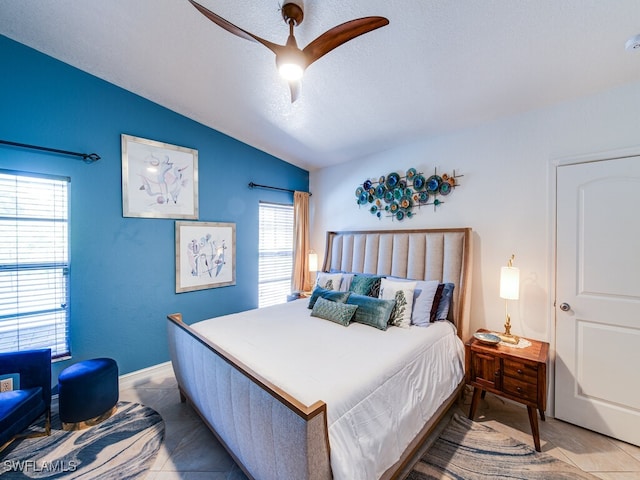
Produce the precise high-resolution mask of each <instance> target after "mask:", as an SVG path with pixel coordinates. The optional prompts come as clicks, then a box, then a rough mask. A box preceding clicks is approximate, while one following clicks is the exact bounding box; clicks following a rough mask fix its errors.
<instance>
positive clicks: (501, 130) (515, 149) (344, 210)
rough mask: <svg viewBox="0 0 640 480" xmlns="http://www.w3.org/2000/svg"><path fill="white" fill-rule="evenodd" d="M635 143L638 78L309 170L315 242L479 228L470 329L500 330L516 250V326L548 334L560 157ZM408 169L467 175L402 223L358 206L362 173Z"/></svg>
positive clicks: (639, 114) (639, 123) (639, 134)
mask: <svg viewBox="0 0 640 480" xmlns="http://www.w3.org/2000/svg"><path fill="white" fill-rule="evenodd" d="M637 145H640V83H635V84H631V85H625V86H621V87H618V88H616V89H614V90H610V91H607V92H604V93H601V94H598V95H595V96H592V97H588V98H583V99H579V100H576V101H572V102H569V103H565V104H562V105H559V106H555V107H549V108H545V109H541V110H538V111H535V112H530V113H526V114H523V115H519V116H516V117H512V118H508V119H505V120H501V121H498V122H494V123H491V124H486V125H482V126H480V127H477V128H473V129H468V130H465V131H462V132H458V133H455V134H451V135H447V136H442V137H439V138H433V139H425V140H422V141H418V142H415V143H412V144H407V145H405V146H404V147H402V148H397V149H394V150H391V151H385V152H380V153H378V154H376V155H373V156H370V157H367V158H363V159H360V160H357V161H353V162H350V163H348V164H343V165H338V166H334V167H329V168H326V169H322V170H319V171H315V172H311V176H310V189H311V191H312V192H313V196H312V197H311V219H312V225H311V234H312V236H311V247H312V248H313V249H315V250H316V251H318V252H324V245H325V232H326V231H327V230H345V229H402V228H436V227H458V226H469V227H472V228H473V230H474V236H473V242H474V246H473V272H472V275H473V284H472V299H471V325H470V330H471V331H475V330H476V329H477V328H480V327H486V328H489V329H495V330H502V325H503V323H504V300H501V299H500V298H499V295H498V281H499V271H500V267H501V266H502V265H505V264H506V262H507V260H508V258H509V257H510V255H511V254H512V253H514V254H515V255H516V260H515V265H516V266H518V267H519V268H520V269H521V270H520V275H521V291H520V293H521V298H520V300H519V301H517V302H510V304H509V311H510V313H511V322H512V325H513V328H512V332H513V333H515V334H519V335H523V336H528V337H532V338H537V339H540V340H547V341H549V340H550V339H552V338H553V322H554V319H553V315H554V313H553V312H554V310H553V300H554V292H553V288H554V283H553V275H554V272H553V263H554V248H553V232H554V223H553V222H554V214H553V210H554V198H555V197H554V192H553V190H554V189H555V177H554V175H555V163H556V162H557V161H558V160H559V159H560V158H562V157H567V156H574V155H581V154H588V153H593V152H601V151H609V150H616V149H620V148H626V147H632V146H637ZM410 167H416V168H417V169H418V170H420V171H422V172H424V173H425V174H426V175H430V174H431V173H432V172H433V169H434V168H437V169H438V172H439V173H451V171H452V170H453V169H455V170H456V172H457V173H459V174H463V175H464V177H462V178H460V179H459V184H460V187H458V188H456V189H455V190H454V192H452V193H451V195H449V196H448V197H441V198H442V199H443V200H445V202H446V203H444V204H443V205H441V206H440V207H438V209H437V211H435V212H434V210H433V207H427V208H422V209H420V211H419V212H418V214H417V215H416V216H414V217H413V218H411V219H405V220H403V221H401V222H399V221H397V220H393V221H392V220H391V218H382V219H378V218H377V217H375V216H374V215H371V214H370V213H369V212H368V208H366V207H362V208H359V207H358V206H357V204H356V197H355V193H354V192H355V190H356V188H357V186H358V185H359V184H362V183H363V182H364V180H365V179H367V178H371V179H377V178H378V177H379V176H380V175H387V174H388V173H390V172H392V171H397V172H405V171H406V170H407V169H408V168H410ZM603 201H606V192H603ZM611 208H616V209H620V208H629V209H631V208H632V206H628V205H612V206H611ZM633 208H636V207H633ZM634 214H635V213H634ZM552 345H553V344H552Z"/></svg>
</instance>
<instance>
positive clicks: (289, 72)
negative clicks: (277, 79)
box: [278, 63, 304, 82]
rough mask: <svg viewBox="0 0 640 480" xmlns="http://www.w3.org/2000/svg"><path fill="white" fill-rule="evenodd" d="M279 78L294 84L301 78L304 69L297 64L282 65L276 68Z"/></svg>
mask: <svg viewBox="0 0 640 480" xmlns="http://www.w3.org/2000/svg"><path fill="white" fill-rule="evenodd" d="M278 72H280V76H281V77H282V78H284V79H285V80H287V81H289V82H295V81H296V80H300V79H301V78H302V74H303V73H304V69H303V68H302V67H301V66H300V65H298V64H297V63H282V64H280V66H279V67H278Z"/></svg>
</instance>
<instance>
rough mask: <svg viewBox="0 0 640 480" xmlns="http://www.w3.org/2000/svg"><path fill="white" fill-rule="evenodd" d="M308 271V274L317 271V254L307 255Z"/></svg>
mask: <svg viewBox="0 0 640 480" xmlns="http://www.w3.org/2000/svg"><path fill="white" fill-rule="evenodd" d="M309 271H310V272H317V271H318V254H317V253H316V252H310V253H309Z"/></svg>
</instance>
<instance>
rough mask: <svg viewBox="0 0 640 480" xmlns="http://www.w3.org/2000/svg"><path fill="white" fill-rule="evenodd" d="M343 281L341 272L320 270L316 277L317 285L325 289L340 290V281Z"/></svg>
mask: <svg viewBox="0 0 640 480" xmlns="http://www.w3.org/2000/svg"><path fill="white" fill-rule="evenodd" d="M341 282H342V274H341V273H324V272H318V276H317V277H316V285H317V286H318V287H320V288H324V289H325V290H336V291H337V290H340V283H341Z"/></svg>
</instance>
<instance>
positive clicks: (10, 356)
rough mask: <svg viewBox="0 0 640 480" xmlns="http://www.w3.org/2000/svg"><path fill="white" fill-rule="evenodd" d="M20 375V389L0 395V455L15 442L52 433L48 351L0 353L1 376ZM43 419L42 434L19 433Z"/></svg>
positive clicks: (49, 356) (49, 359) (49, 353)
mask: <svg viewBox="0 0 640 480" xmlns="http://www.w3.org/2000/svg"><path fill="white" fill-rule="evenodd" d="M15 373H18V374H20V388H19V389H17V390H11V391H9V392H1V393H0V452H1V451H2V450H4V449H5V448H6V447H7V446H8V445H9V444H10V443H11V442H13V441H14V440H15V439H17V438H25V437H36V436H44V435H49V434H50V433H51V350H50V349H48V348H46V349H40V350H26V351H23V352H11V353H0V375H7V374H15ZM42 415H45V431H44V432H36V433H32V434H28V435H21V432H22V431H23V430H24V429H26V428H27V427H28V426H29V425H31V424H32V423H33V422H34V421H35V420H37V419H39V418H40V417H41V416H42Z"/></svg>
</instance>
